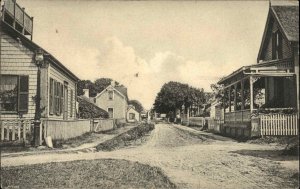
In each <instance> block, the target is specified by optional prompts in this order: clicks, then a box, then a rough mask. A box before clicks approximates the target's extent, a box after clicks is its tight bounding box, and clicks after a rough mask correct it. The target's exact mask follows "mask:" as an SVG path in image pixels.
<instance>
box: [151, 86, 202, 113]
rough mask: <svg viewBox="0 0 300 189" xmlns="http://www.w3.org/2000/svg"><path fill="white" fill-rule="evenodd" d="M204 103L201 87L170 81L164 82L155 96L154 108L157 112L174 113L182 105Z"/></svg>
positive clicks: (186, 106)
mask: <svg viewBox="0 0 300 189" xmlns="http://www.w3.org/2000/svg"><path fill="white" fill-rule="evenodd" d="M203 103H205V96H204V91H203V89H197V88H194V87H191V86H189V85H187V84H183V83H179V82H174V81H170V82H168V83H166V84H164V85H163V86H162V88H161V90H160V91H159V93H158V94H157V96H156V99H155V102H154V110H155V111H156V112H158V113H169V112H173V113H175V111H176V109H181V108H182V106H183V105H184V107H185V108H186V109H187V108H189V107H191V106H192V105H197V106H200V105H202V104H203Z"/></svg>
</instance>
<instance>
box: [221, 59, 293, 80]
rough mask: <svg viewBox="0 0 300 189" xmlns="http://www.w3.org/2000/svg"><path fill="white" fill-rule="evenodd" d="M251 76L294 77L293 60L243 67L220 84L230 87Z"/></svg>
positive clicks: (272, 61)
mask: <svg viewBox="0 0 300 189" xmlns="http://www.w3.org/2000/svg"><path fill="white" fill-rule="evenodd" d="M250 75H261V76H292V75H294V73H293V66H292V59H290V58H289V59H282V60H270V61H265V62H260V63H259V64H252V65H248V66H243V67H241V68H239V69H237V70H235V71H234V72H232V73H231V74H229V75H227V76H225V77H223V78H222V79H221V80H220V81H218V84H223V85H230V84H232V83H234V82H236V81H240V80H242V79H243V78H245V77H247V76H250Z"/></svg>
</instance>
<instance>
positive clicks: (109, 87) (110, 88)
mask: <svg viewBox="0 0 300 189" xmlns="http://www.w3.org/2000/svg"><path fill="white" fill-rule="evenodd" d="M111 90H113V91H116V92H117V94H118V95H120V96H121V97H123V98H124V99H126V96H124V95H123V93H121V92H120V91H119V90H117V89H116V88H114V87H113V86H112V85H109V86H108V87H106V88H105V89H104V90H103V91H101V92H100V93H99V94H97V95H96V97H95V99H97V98H99V97H100V96H101V95H103V94H104V93H107V92H108V91H111Z"/></svg>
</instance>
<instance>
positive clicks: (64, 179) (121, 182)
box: [1, 159, 176, 189]
mask: <svg viewBox="0 0 300 189" xmlns="http://www.w3.org/2000/svg"><path fill="white" fill-rule="evenodd" d="M1 182H2V183H1V184H2V187H3V188H102V189H110V188H126V189H127V188H165V189H168V188H176V185H175V184H174V183H172V182H171V181H170V180H169V179H168V177H167V176H166V175H165V174H164V173H163V171H162V170H161V169H160V168H157V167H151V166H149V165H145V164H141V163H138V162H132V161H127V160H116V159H101V160H90V161H82V160H81V161H71V162H58V163H47V164H36V165H26V166H17V167H3V168H1Z"/></svg>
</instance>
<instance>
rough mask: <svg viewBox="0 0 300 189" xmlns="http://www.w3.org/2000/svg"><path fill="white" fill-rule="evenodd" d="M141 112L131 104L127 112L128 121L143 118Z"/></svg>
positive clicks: (137, 120)
mask: <svg viewBox="0 0 300 189" xmlns="http://www.w3.org/2000/svg"><path fill="white" fill-rule="evenodd" d="M140 117H141V116H140V113H139V112H138V111H137V110H136V109H135V107H134V106H133V105H129V106H128V109H127V113H126V119H127V122H130V123H132V122H139V121H140V120H141V118H140Z"/></svg>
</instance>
